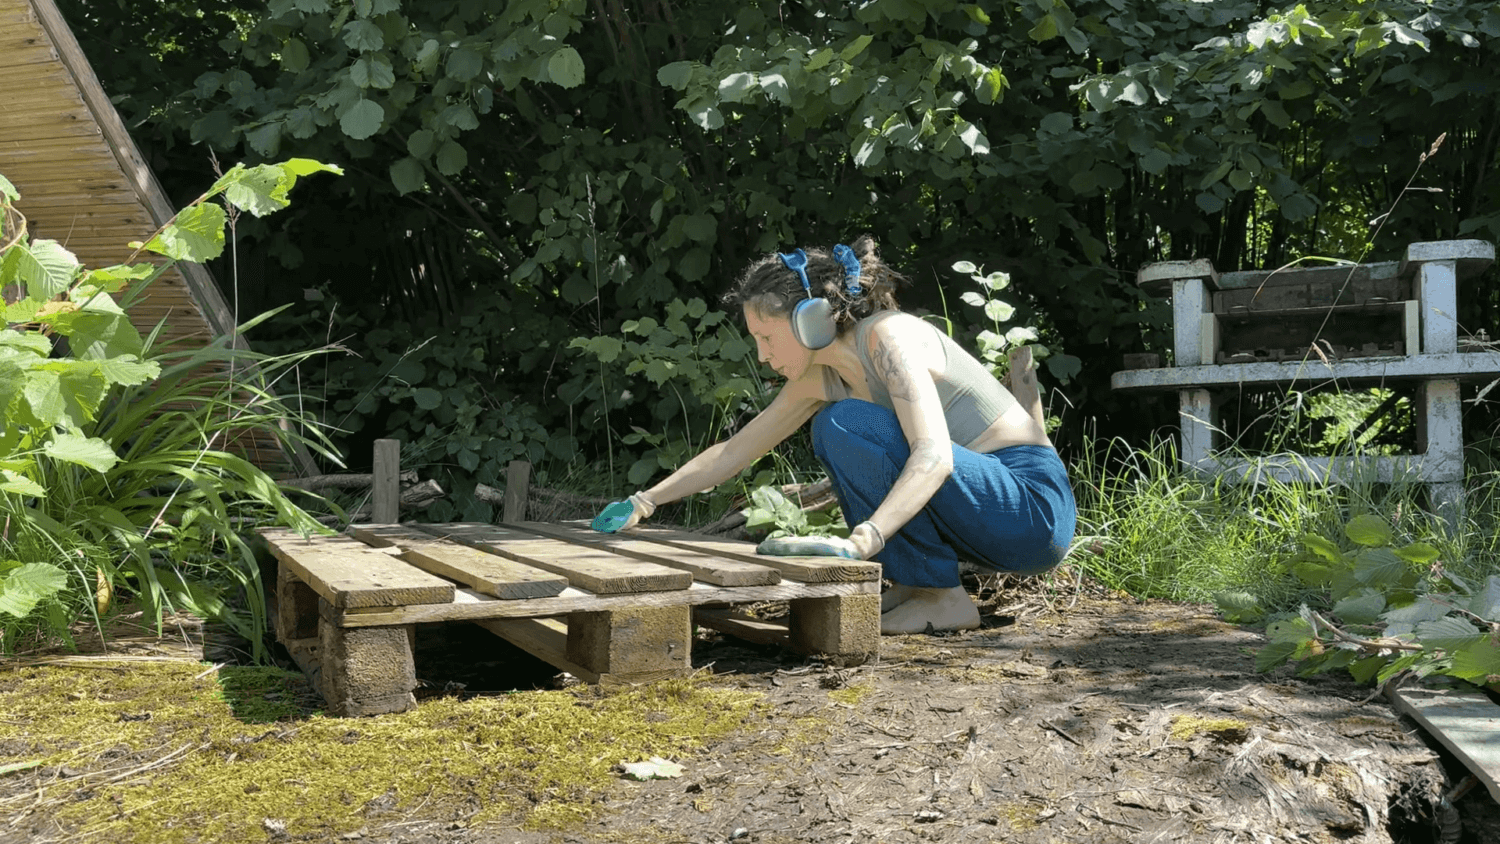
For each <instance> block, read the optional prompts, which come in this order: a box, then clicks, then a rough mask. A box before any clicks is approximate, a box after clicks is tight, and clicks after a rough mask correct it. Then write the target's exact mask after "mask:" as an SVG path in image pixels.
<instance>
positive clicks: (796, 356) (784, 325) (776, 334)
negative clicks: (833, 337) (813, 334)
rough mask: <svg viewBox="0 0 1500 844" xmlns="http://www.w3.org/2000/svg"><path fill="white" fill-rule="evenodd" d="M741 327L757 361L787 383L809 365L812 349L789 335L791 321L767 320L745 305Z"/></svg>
mask: <svg viewBox="0 0 1500 844" xmlns="http://www.w3.org/2000/svg"><path fill="white" fill-rule="evenodd" d="M745 327H746V328H749V329H750V336H752V337H754V338H755V347H756V349H758V350H759V351H760V360H761V362H762V363H767V364H770V366H771V368H772V369H774V370H776V371H777V372H778V373H780V374H781V376H782V377H783V378H785V379H787V380H788V381H795V380H796V379H798V378H801V377H802V376H803V375H804V374H806V372H807V370H808V368H809V367H811V366H812V358H813V353H812V350H811V349H808V348H807V347H806V346H804V345H802V344H801V343H798V342H797V338H796V337H795V336H793V334H792V321H791V320H790V319H788V318H787V317H786V316H769V317H768V316H765V315H764V314H762V313H761V312H760V311H758V310H756V309H755V308H754V307H752V306H750V305H746V306H745Z"/></svg>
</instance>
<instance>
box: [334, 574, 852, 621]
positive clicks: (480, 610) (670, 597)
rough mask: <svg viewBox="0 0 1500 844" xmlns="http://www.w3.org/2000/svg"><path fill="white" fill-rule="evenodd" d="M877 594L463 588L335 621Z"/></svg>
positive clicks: (803, 586)
mask: <svg viewBox="0 0 1500 844" xmlns="http://www.w3.org/2000/svg"><path fill="white" fill-rule="evenodd" d="M879 594H880V581H878V580H866V581H860V582H856V583H796V582H789V581H782V582H781V583H778V584H776V585H774V586H736V587H732V588H725V587H722V586H711V585H709V584H707V583H694V584H693V585H692V586H691V587H689V588H687V589H677V590H673V591H670V592H647V593H641V594H634V595H596V594H594V593H592V592H587V591H584V590H582V589H575V588H573V587H569V588H567V589H564V590H563V591H562V594H560V595H558V596H557V597H555V598H532V599H527V600H520V601H502V600H499V599H498V598H494V597H492V596H489V595H485V594H482V593H480V592H477V591H475V590H473V589H460V590H458V591H457V592H456V593H454V596H453V601H452V602H451V603H447V604H424V605H421V606H407V607H391V608H369V609H354V610H346V611H344V612H342V613H339V614H337V615H336V616H335V622H336V623H337V624H339V625H341V626H343V627H380V626H390V625H397V624H426V623H428V622H432V621H476V620H479V619H485V618H530V617H538V616H556V615H567V614H570V613H574V612H588V611H590V610H606V609H628V608H630V607H665V606H673V605H680V604H688V605H692V606H701V605H705V604H718V605H721V606H724V605H729V604H740V603H746V604H749V603H755V602H757V601H791V600H797V599H799V598H833V597H839V596H843V595H876V596H878V595H879Z"/></svg>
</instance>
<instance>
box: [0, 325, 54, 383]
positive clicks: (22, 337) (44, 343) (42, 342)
mask: <svg viewBox="0 0 1500 844" xmlns="http://www.w3.org/2000/svg"><path fill="white" fill-rule="evenodd" d="M17 321H19V320H17ZM3 348H12V349H25V350H26V351H28V352H31V353H32V354H35V355H37V356H38V357H44V358H45V357H46V356H48V355H50V354H52V341H51V340H48V339H47V338H46V337H44V336H42V335H41V334H39V333H36V332H32V331H4V330H0V349H3ZM0 395H13V393H11V392H8V391H7V392H0Z"/></svg>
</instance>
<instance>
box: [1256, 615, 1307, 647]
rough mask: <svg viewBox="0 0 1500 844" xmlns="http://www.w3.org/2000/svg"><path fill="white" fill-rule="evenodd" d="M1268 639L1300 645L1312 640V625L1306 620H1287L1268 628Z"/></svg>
mask: <svg viewBox="0 0 1500 844" xmlns="http://www.w3.org/2000/svg"><path fill="white" fill-rule="evenodd" d="M1266 638H1268V639H1270V640H1271V641H1272V642H1290V643H1292V644H1298V643H1301V642H1305V641H1307V640H1308V639H1311V638H1312V625H1311V624H1309V623H1308V622H1307V619H1305V618H1287V619H1283V620H1281V621H1273V622H1271V623H1270V624H1269V625H1267V626H1266Z"/></svg>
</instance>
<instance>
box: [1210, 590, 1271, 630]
mask: <svg viewBox="0 0 1500 844" xmlns="http://www.w3.org/2000/svg"><path fill="white" fill-rule="evenodd" d="M1214 604H1215V605H1217V606H1218V608H1219V612H1220V613H1221V614H1223V616H1224V620H1225V621H1229V622H1233V623H1235V624H1250V623H1253V622H1257V621H1260V620H1261V619H1262V618H1265V616H1266V611H1265V608H1264V607H1262V606H1261V605H1260V599H1259V598H1257V597H1255V596H1254V595H1252V594H1250V593H1249V592H1220V593H1218V594H1217V595H1215V596H1214Z"/></svg>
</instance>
